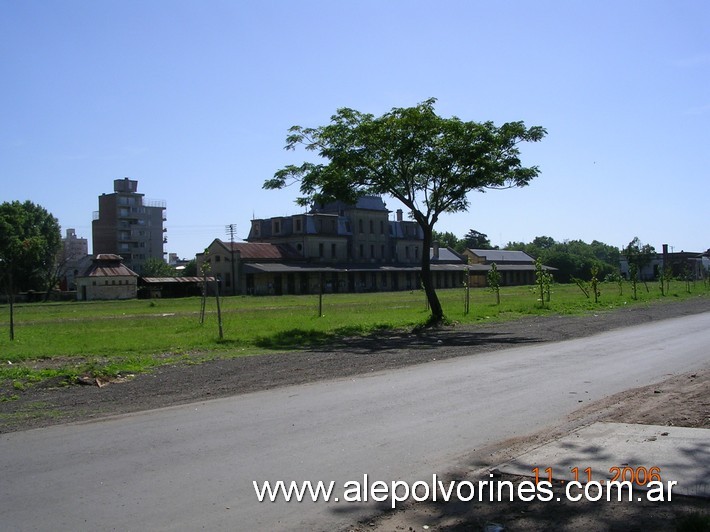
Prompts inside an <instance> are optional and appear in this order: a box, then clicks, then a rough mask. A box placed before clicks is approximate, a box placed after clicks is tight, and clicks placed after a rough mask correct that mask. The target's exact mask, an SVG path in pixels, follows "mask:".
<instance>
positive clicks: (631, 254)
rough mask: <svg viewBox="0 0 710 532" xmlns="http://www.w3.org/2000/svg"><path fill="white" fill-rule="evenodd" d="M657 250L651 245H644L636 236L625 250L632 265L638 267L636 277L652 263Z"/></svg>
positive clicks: (625, 254)
mask: <svg viewBox="0 0 710 532" xmlns="http://www.w3.org/2000/svg"><path fill="white" fill-rule="evenodd" d="M655 253H656V250H655V249H654V247H653V246H651V245H650V244H643V243H642V242H641V241H640V240H639V237H637V236H635V237H634V238H633V240H631V242H629V244H628V245H627V246H626V247H625V248H624V256H625V257H626V260H627V261H628V263H629V269H631V265H635V266H636V275H637V277H638V275H640V273H641V271H642V270H643V268H644V267H645V266H647V265H649V264H650V263H651V260H652V259H653V256H654V255H655Z"/></svg>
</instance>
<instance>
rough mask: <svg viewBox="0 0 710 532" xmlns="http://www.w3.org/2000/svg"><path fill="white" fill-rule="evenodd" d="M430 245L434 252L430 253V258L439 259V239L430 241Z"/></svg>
mask: <svg viewBox="0 0 710 532" xmlns="http://www.w3.org/2000/svg"><path fill="white" fill-rule="evenodd" d="M432 247H433V248H434V252H433V253H432V257H431V258H432V259H433V260H439V241H438V240H434V242H432Z"/></svg>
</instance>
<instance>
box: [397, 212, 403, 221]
mask: <svg viewBox="0 0 710 532" xmlns="http://www.w3.org/2000/svg"><path fill="white" fill-rule="evenodd" d="M397 221H398V222H401V221H402V209H397Z"/></svg>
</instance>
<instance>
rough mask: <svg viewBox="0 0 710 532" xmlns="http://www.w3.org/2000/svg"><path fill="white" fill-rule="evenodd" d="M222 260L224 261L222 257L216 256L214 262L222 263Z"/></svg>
mask: <svg viewBox="0 0 710 532" xmlns="http://www.w3.org/2000/svg"><path fill="white" fill-rule="evenodd" d="M221 260H222V257H220V256H219V255H215V256H214V261H215V262H219V261H221Z"/></svg>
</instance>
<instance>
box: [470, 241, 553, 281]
mask: <svg viewBox="0 0 710 532" xmlns="http://www.w3.org/2000/svg"><path fill="white" fill-rule="evenodd" d="M463 254H464V256H465V257H467V259H468V263H469V270H470V275H471V286H486V285H487V284H488V272H489V271H490V269H491V264H493V263H495V265H496V268H497V269H498V272H500V274H501V283H500V284H501V285H502V286H515V285H531V284H535V259H533V258H532V257H531V256H530V255H528V254H527V253H525V252H523V251H505V250H499V249H467V250H466V251H464V253H463ZM543 268H544V269H545V270H548V271H554V270H556V268H552V267H550V266H543Z"/></svg>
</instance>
